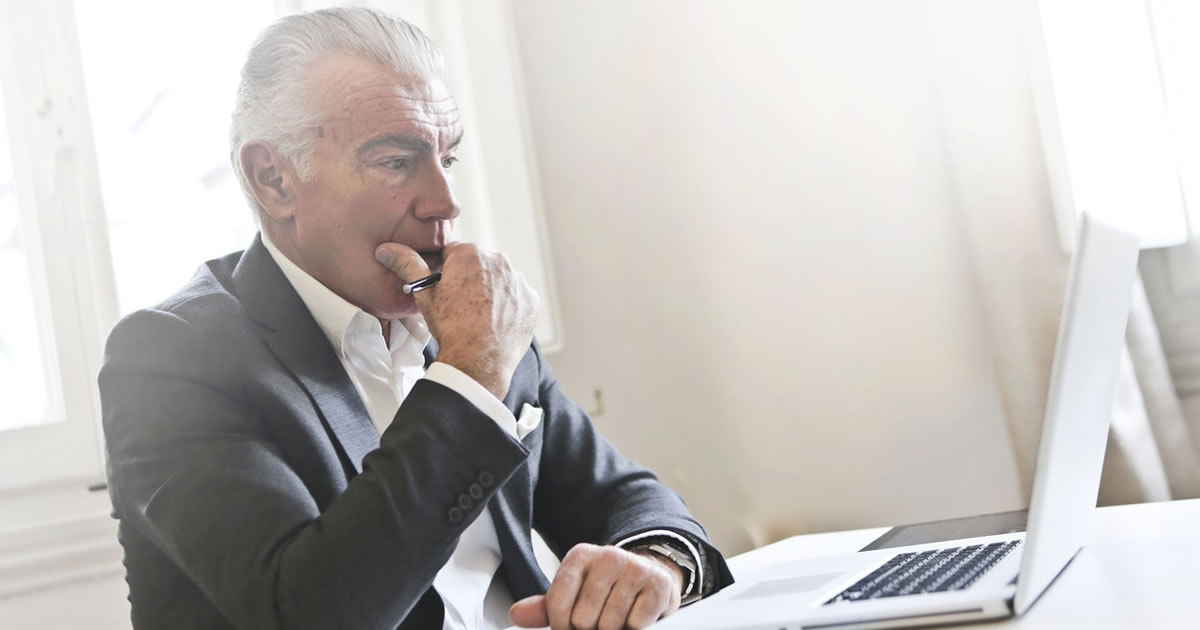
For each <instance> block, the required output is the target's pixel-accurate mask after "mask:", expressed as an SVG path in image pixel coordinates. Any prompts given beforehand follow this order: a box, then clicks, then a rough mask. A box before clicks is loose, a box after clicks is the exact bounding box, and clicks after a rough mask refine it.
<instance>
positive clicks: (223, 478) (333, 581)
mask: <svg viewBox="0 0 1200 630" xmlns="http://www.w3.org/2000/svg"><path fill="white" fill-rule="evenodd" d="M435 354H436V347H434V346H432V344H431V348H430V349H428V350H427V352H426V355H427V357H426V358H427V364H428V362H431V361H432V360H433V356H434V355H435ZM100 393H101V400H102V405H103V415H104V431H105V437H106V439H107V448H108V478H109V490H110V493H111V496H112V501H113V506H114V516H115V517H116V518H118V519H119V520H120V528H119V536H120V541H121V544H122V545H123V546H124V550H125V566H126V573H127V578H126V579H127V581H128V583H129V591H130V602H131V603H132V608H133V622H134V626H135V627H138V628H173V629H176V628H244V629H253V630H260V629H269V628H321V629H327V628H361V629H371V628H387V629H392V628H396V627H398V626H399V627H401V628H406V629H407V628H422V629H426V628H440V627H441V623H442V611H443V606H442V602H441V599H440V598H439V597H438V595H437V593H436V591H435V590H434V589H433V588H432V586H431V584H432V582H433V578H434V576H435V574H436V573H437V572H438V570H439V569H440V568H441V567H442V565H444V564H445V563H446V561H447V559H448V558H449V557H450V554H451V552H452V551H453V549H454V545H455V543H456V541H457V540H458V537H459V535H460V534H461V533H462V532H463V530H464V529H465V528H466V527H467V525H468V524H469V523H470V522H471V521H472V520H474V518H475V516H476V515H478V514H479V512H480V511H481V510H484V509H487V510H490V511H491V515H492V518H493V520H494V521H495V524H496V529H497V534H498V537H499V540H500V548H501V553H502V556H503V560H502V564H501V566H500V572H501V574H502V575H503V577H504V580H505V582H506V583H507V585H508V588H509V590H510V591H511V593H512V595H513V596H514V597H515V598H517V599H520V598H522V597H526V596H528V595H532V594H536V593H542V592H545V590H546V588H547V586H548V584H547V580H546V577H545V576H544V575H543V574H542V572H541V571H540V570H539V568H538V566H537V563H536V561H535V559H534V555H533V551H532V548H531V546H530V536H529V530H530V528H531V527H534V528H536V529H537V530H538V532H540V533H541V534H542V535H543V536H544V537H545V539H546V541H547V542H548V543H549V545H550V547H551V548H552V549H553V550H554V551H555V553H557V554H559V556H560V557H561V556H562V555H563V554H564V553H566V551H567V550H569V549H570V548H571V547H572V546H574V545H575V544H577V543H580V542H591V543H595V544H612V543H614V542H616V541H619V540H620V539H622V538H624V537H626V536H630V535H633V534H636V533H639V532H642V531H646V530H649V529H657V528H666V529H671V530H674V531H677V532H680V533H683V534H685V535H687V536H689V537H691V538H692V539H694V540H696V541H698V542H700V543H701V546H702V548H703V553H705V554H706V555H707V560H708V562H709V564H710V565H711V567H710V569H711V570H710V574H711V575H712V577H713V579H714V583H715V585H716V586H717V587H718V588H719V587H721V586H724V585H725V584H728V583H730V582H731V581H732V578H731V577H730V574H729V571H728V569H727V568H726V566H725V563H724V560H723V559H722V558H721V556H720V554H719V553H718V552H717V551H716V550H715V549H713V548H712V547H711V546H710V545H708V544H707V542H705V541H706V540H707V539H706V535H705V532H704V530H703V528H702V527H701V526H700V525H699V523H697V522H696V521H695V519H693V518H692V516H691V515H690V514H689V513H688V511H687V509H686V508H685V507H684V505H683V503H682V502H681V501H680V499H679V497H678V496H677V495H676V494H675V493H673V492H672V491H670V490H669V489H667V488H666V487H664V486H663V485H662V484H660V483H659V482H658V480H657V479H656V478H655V477H654V475H653V474H651V473H650V472H649V471H647V470H645V469H643V468H640V467H638V466H636V465H635V464H633V463H632V462H630V461H629V460H627V459H625V458H624V457H622V456H621V455H620V454H619V453H618V452H617V451H616V449H614V448H613V447H612V445H611V444H609V443H608V442H607V441H606V440H605V439H604V438H603V437H602V436H601V435H600V434H599V433H597V432H596V430H595V428H594V427H593V426H592V423H591V421H590V420H589V419H588V417H587V415H586V414H585V413H584V412H583V410H581V409H580V408H579V407H578V406H577V405H575V404H574V403H573V402H571V401H570V400H568V399H567V398H566V396H564V395H563V393H562V392H561V391H560V390H559V386H558V384H557V382H556V381H555V380H554V377H553V376H552V375H551V373H550V367H549V365H548V364H547V363H546V360H545V358H544V357H542V355H541V353H540V352H539V350H538V347H537V344H536V343H535V344H534V345H533V346H532V347H531V348H530V350H529V353H528V354H526V355H525V357H524V359H522V361H521V363H520V365H519V367H518V368H517V371H516V373H515V375H514V376H513V379H512V386H511V387H510V389H509V392H508V395H507V397H506V398H505V400H504V404H505V405H506V406H507V407H508V408H509V409H510V410H512V411H513V413H514V415H519V413H518V412H519V411H520V409H521V407H522V405H523V404H525V403H528V404H531V405H535V406H539V407H541V408H542V410H543V412H544V416H543V418H544V419H543V421H542V423H541V425H540V426H539V427H538V428H537V429H535V430H534V431H533V432H531V433H530V434H529V435H527V436H525V438H524V439H523V440H521V441H518V440H516V439H515V438H513V437H511V436H510V435H509V434H507V433H505V432H504V431H503V430H502V429H500V427H498V426H497V425H496V423H495V422H494V421H492V420H491V418H489V417H488V416H487V415H485V414H484V413H483V412H482V411H480V410H479V409H477V408H476V407H475V406H473V405H472V404H471V403H469V402H468V401H467V400H466V399H464V398H463V397H461V396H460V395H459V394H457V393H456V392H454V391H452V390H450V389H448V388H446V387H443V386H441V385H439V384H437V383H434V382H431V381H425V380H422V381H419V382H418V383H417V385H416V386H415V387H414V388H413V390H412V392H411V393H410V394H409V395H408V397H407V398H405V400H404V402H403V404H402V405H401V406H400V410H399V411H398V412H397V414H396V418H395V421H394V422H393V423H392V424H391V426H390V427H389V428H388V429H387V430H386V431H385V432H384V433H383V436H382V438H381V437H380V436H379V434H378V433H377V431H376V429H375V428H374V426H373V425H372V424H371V421H370V419H369V417H368V416H367V413H366V410H365V408H364V407H363V405H362V402H361V400H360V399H359V397H358V395H357V393H356V392H355V390H354V388H353V386H352V385H351V383H350V381H349V379H348V377H347V376H346V373H345V371H344V370H343V368H342V365H341V363H340V362H339V360H338V358H337V357H336V356H335V354H334V351H333V348H332V346H331V345H330V344H329V342H328V340H327V339H326V338H325V336H324V334H323V333H322V332H321V330H320V328H319V327H318V326H317V324H316V322H315V321H314V320H313V318H312V316H311V315H310V314H309V311H308V310H307V308H306V307H305V306H304V303H303V302H302V301H301V300H300V298H299V296H298V295H297V294H296V293H295V291H294V290H293V289H292V287H291V285H290V284H289V283H288V282H287V280H286V278H285V277H284V276H283V273H282V272H281V271H280V270H279V267H278V266H277V265H276V264H275V262H274V261H273V260H272V259H271V257H270V255H269V254H268V253H267V251H266V249H265V248H264V247H263V245H262V243H261V241H260V240H258V239H256V240H255V242H254V244H253V245H252V246H251V247H250V248H249V249H247V250H246V251H245V252H239V253H236V254H231V255H229V256H226V257H224V258H221V259H218V260H214V261H210V262H208V263H206V264H205V265H204V266H203V267H201V268H200V270H199V271H198V272H197V274H196V276H195V277H194V278H193V279H192V280H191V282H189V283H188V285H187V286H186V287H184V288H183V290H181V291H180V292H179V293H177V294H176V295H175V296H174V297H172V298H170V299H169V300H167V301H166V302H164V303H162V304H160V305H158V306H157V307H155V308H152V309H147V310H143V311H139V312H137V313H134V314H132V315H130V316H129V317H127V318H125V319H124V320H122V321H121V322H120V323H119V324H117V326H116V327H115V328H114V329H113V331H112V334H111V335H110V337H109V339H108V346H107V349H106V356H105V361H104V367H103V369H102V370H101V372H100Z"/></svg>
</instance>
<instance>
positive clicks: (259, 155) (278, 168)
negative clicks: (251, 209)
mask: <svg viewBox="0 0 1200 630" xmlns="http://www.w3.org/2000/svg"><path fill="white" fill-rule="evenodd" d="M242 170H243V171H245V175H246V179H247V180H248V181H249V182H250V187H251V188H252V189H254V196H255V197H256V198H257V199H258V204H259V205H260V206H262V207H263V209H264V210H265V211H266V213H267V216H269V217H270V218H271V219H273V220H274V221H276V222H279V223H286V222H288V221H291V220H292V219H293V218H294V217H295V214H296V186H295V184H296V180H295V174H294V173H293V172H292V165H291V163H290V162H288V161H287V160H285V159H283V156H282V155H280V154H279V151H277V150H276V149H275V147H273V146H271V145H269V144H267V143H265V142H258V141H255V142H250V143H247V144H246V146H244V147H242Z"/></svg>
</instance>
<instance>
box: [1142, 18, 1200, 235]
mask: <svg viewBox="0 0 1200 630" xmlns="http://www.w3.org/2000/svg"><path fill="white" fill-rule="evenodd" d="M1149 6H1150V15H1151V18H1152V25H1153V28H1154V33H1155V36H1156V41H1157V42H1158V51H1159V58H1160V59H1161V68H1162V79H1163V94H1164V96H1165V98H1166V103H1167V112H1168V116H1169V118H1170V121H1171V131H1172V133H1173V134H1174V138H1175V144H1174V148H1175V157H1176V159H1177V161H1178V164H1179V181H1180V185H1181V187H1182V188H1183V198H1184V200H1185V202H1186V204H1187V209H1188V216H1189V223H1190V225H1191V231H1192V233H1196V232H1198V231H1200V40H1198V39H1197V38H1196V33H1200V2H1196V1H1195V0H1149Z"/></svg>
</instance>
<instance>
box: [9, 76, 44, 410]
mask: <svg viewBox="0 0 1200 630" xmlns="http://www.w3.org/2000/svg"><path fill="white" fill-rule="evenodd" d="M28 254H29V250H28V248H27V247H26V245H25V239H24V235H23V233H22V230H21V212H20V207H19V206H18V204H17V192H16V184H15V182H14V177H13V169H12V145H11V144H10V143H9V139H8V129H7V124H6V118H5V111H4V99H3V95H2V94H0V292H3V295H4V300H3V302H4V307H3V308H0V400H3V401H4V408H5V409H4V412H3V413H0V431H4V430H8V429H16V428H20V427H27V426H33V425H38V424H44V423H46V422H49V421H51V419H52V418H51V414H50V413H49V411H50V408H49V403H50V397H49V395H48V391H47V387H46V383H47V378H46V377H47V375H46V364H45V360H44V359H45V355H44V354H43V347H42V341H43V339H42V335H41V334H40V333H41V331H44V330H45V329H47V328H49V322H39V321H38V319H37V315H36V310H37V309H36V308H35V302H34V300H35V299H36V296H35V293H34V291H33V285H32V283H31V276H30V268H29V260H30V258H29V256H28Z"/></svg>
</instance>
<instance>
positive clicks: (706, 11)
mask: <svg viewBox="0 0 1200 630" xmlns="http://www.w3.org/2000/svg"><path fill="white" fill-rule="evenodd" d="M1022 4H1023V3H1019V2H1006V1H1003V0H994V1H987V2H983V1H981V2H969V3H954V2H938V1H930V2H914V1H910V2H894V1H891V0H852V1H843V2H797V1H791V0H776V1H764V0H756V1H742V2H719V1H707V2H703V1H692V2H682V1H675V2H667V1H653V2H646V1H643V0H619V1H609V2H604V3H580V2H571V3H563V2H558V1H556V0H521V1H520V2H513V3H512V6H513V9H514V12H515V25H516V31H517V36H518V41H519V46H520V51H521V58H522V64H523V69H524V75H525V83H526V88H527V91H528V95H527V96H528V102H529V106H530V108H531V118H532V121H533V131H534V136H535V144H536V147H535V148H536V153H537V156H538V161H539V168H540V174H541V180H542V182H543V187H544V195H545V205H546V212H547V216H548V221H549V226H550V232H551V244H552V247H553V255H554V264H555V269H556V273H557V275H558V289H559V295H560V299H561V301H562V308H563V313H564V331H565V339H566V349H565V351H563V352H562V353H560V354H558V355H556V356H555V357H553V361H554V363H555V365H556V370H557V373H558V376H559V378H560V380H561V381H562V382H563V383H564V385H565V387H566V388H567V391H568V393H570V394H572V395H573V396H575V397H576V398H577V399H580V400H582V401H591V399H592V392H593V390H594V389H600V390H602V391H603V397H604V413H603V414H602V415H599V416H598V417H597V418H596V420H597V422H598V424H599V425H600V427H601V428H602V430H603V431H605V432H606V433H607V434H608V435H609V436H610V437H611V438H612V439H613V440H614V441H615V442H616V443H617V444H618V446H620V447H621V448H622V449H623V450H624V451H625V452H626V453H627V454H629V455H631V456H633V457H635V458H636V459H638V460H639V461H641V462H643V463H645V464H647V465H649V466H650V467H652V468H654V469H655V470H657V471H658V472H659V473H660V474H661V475H662V476H663V477H664V478H665V479H666V480H667V481H668V482H669V483H670V484H671V485H673V486H675V487H676V488H677V489H679V490H680V491H681V493H682V494H683V495H684V497H685V499H687V500H688V502H689V504H690V505H691V506H692V508H693V510H694V511H695V512H696V513H697V515H698V516H699V517H700V518H701V520H703V521H704V522H705V523H706V524H707V525H708V526H709V528H710V530H711V531H712V533H713V534H714V537H715V538H716V540H717V542H718V543H719V545H720V546H722V547H723V548H724V549H725V550H727V551H730V552H737V551H741V550H744V549H746V548H748V547H749V546H751V545H752V544H754V543H759V542H762V541H764V540H768V539H771V538H776V537H780V536H784V535H788V534H792V533H798V532H806V531H816V530H828V529H834V528H844V527H857V526H868V525H882V524H889V523H896V522H905V521H914V520H925V519H934V518H941V517H950V516H957V515H966V514H971V513H977V512H984V511H998V510H1006V509H1014V508H1016V507H1023V506H1024V505H1025V504H1026V492H1025V490H1024V489H1023V488H1024V487H1027V486H1026V485H1025V483H1023V480H1022V475H1020V474H1018V469H1017V466H1016V463H1015V462H1014V458H1013V452H1012V446H1011V445H1010V438H1009V429H1008V427H1007V426H1006V423H1005V411H1006V408H1005V402H1004V401H1005V400H1006V399H1008V398H1011V397H1012V396H1011V394H1009V395H1006V393H1005V392H1004V391H1002V385H1004V386H1008V389H1010V390H1013V391H1016V392H1018V394H1017V396H1016V399H1017V400H1018V402H1023V401H1031V402H1029V404H1027V405H1025V407H1023V408H1014V406H1013V404H1012V403H1011V401H1010V402H1009V409H1008V411H1009V413H1024V414H1025V415H1029V414H1030V413H1035V412H1036V408H1037V406H1038V404H1039V403H1038V397H1039V396H1042V397H1044V393H1045V392H1044V389H1045V381H1044V380H1042V379H1041V378H1040V374H1039V370H1040V371H1041V372H1044V371H1045V368H1044V367H1042V366H1043V365H1048V360H1049V354H1050V350H1051V347H1050V345H1051V344H1049V343H1048V342H1049V341H1052V339H1053V322H1054V320H1055V314H1056V313H1055V311H1056V310H1057V308H1058V305H1057V299H1058V298H1057V290H1058V286H1061V280H1060V279H1058V278H1059V277H1060V276H1061V269H1059V268H1058V267H1056V265H1057V264H1058V263H1059V262H1060V259H1059V258H1058V257H1056V256H1055V255H1054V253H1055V250H1054V243H1055V238H1056V235H1055V234H1054V232H1053V229H1054V228H1053V225H1054V224H1053V215H1052V213H1051V211H1050V209H1049V201H1048V194H1047V192H1046V190H1045V182H1044V175H1043V168H1044V167H1043V165H1042V164H1041V158H1040V148H1039V146H1038V144H1037V135H1036V122H1035V120H1034V116H1033V112H1032V109H1031V106H1030V103H1029V94H1028V89H1029V88H1028V84H1027V79H1026V76H1025V73H1024V71H1023V59H1022V55H1023V51H1022V42H1021V41H1020V37H1021V34H1020V32H1019V31H1020V27H1021V24H1022V23H1021V20H1022V19H1024V16H1023V14H1021V13H1020V12H1019V10H1020V8H1021V5H1022ZM947 44H948V45H947ZM973 64H974V65H975V66H977V69H978V70H979V71H980V72H982V73H983V74H981V75H971V74H969V73H968V72H966V71H963V69H964V68H970V67H971V66H972V65H973ZM947 77H949V78H951V79H953V80H954V81H958V82H959V83H956V84H953V85H945V84H944V81H945V80H946V78H947ZM964 86H965V91H964ZM980 95H985V96H987V98H986V99H984V98H980ZM985 151H987V152H988V153H983V152H985ZM949 156H953V159H954V160H955V163H950V162H949V161H948V160H949ZM997 202H1001V203H997ZM1010 202H1011V203H1019V204H1024V205H1019V206H1008V207H1005V206H1004V203H1010ZM980 212H983V213H984V214H983V216H979V213H980ZM992 212H1000V213H1001V214H1000V215H995V216H993V215H992V214H991V213H992ZM1005 212H1011V213H1012V217H1011V220H1010V219H1008V218H1006V217H1005V216H1004V215H1003V213H1005ZM973 213H974V216H972V215H973ZM994 227H998V228H999V231H1000V233H1001V234H1002V235H1003V236H1004V237H1006V239H1007V240H1005V241H1003V243H1004V245H1005V247H1006V249H1005V250H1003V251H1001V250H998V249H997V248H996V247H995V246H992V245H991V244H990V243H989V242H988V236H987V233H986V232H987V230H989V229H991V228H994ZM1013 245H1015V246H1016V247H1013ZM1019 247H1028V248H1029V249H1030V251H1031V252H1032V254H1033V255H1031V256H1028V257H1027V256H1026V253H1025V252H1023V251H1022V250H1021V249H1019ZM975 256H981V257H982V264H983V265H984V268H983V269H979V268H976V266H975V264H974V263H973V262H972V261H973V257H975ZM1026 258H1029V259H1030V260H1035V261H1037V262H1039V263H1043V262H1044V263H1046V266H1045V267H1043V268H1042V269H1040V270H1028V269H1027V265H1025V263H1023V262H1022V261H1023V260H1024V259H1026ZM1010 267H1011V268H1014V269H1019V270H1020V271H1022V272H1026V271H1029V273H1016V272H1014V271H1013V270H1012V269H1010ZM993 272H994V273H993ZM1039 276H1040V277H1042V278H1046V280H1045V281H1044V282H1042V281H1037V282H1035V283H1034V284H1036V285H1038V286H1036V287H1024V286H1017V285H1019V284H1020V283H1022V282H1024V281H1026V280H1028V279H1029V278H1030V277H1034V278H1035V279H1036V278H1037V277H1039ZM981 279H982V280H981ZM997 283H1001V284H1002V285H1003V286H1000V287H999V288H997ZM1039 283H1040V284H1039ZM1056 283H1058V284H1056ZM1042 284H1045V285H1048V287H1049V288H1046V287H1044V286H1041V285H1042ZM1027 288H1028V289H1030V290H1034V289H1036V290H1035V291H1034V293H1036V296H1034V297H1035V298H1036V299H1030V300H1028V301H1024V300H1022V299H1021V295H1022V293H1023V292H1024V291H1025V290H1026V289H1027ZM1014 295H1015V296H1016V298H1015V301H1014V298H1013V296H1014ZM985 309H986V310H987V312H985ZM1006 309H1007V311H1008V312H1009V314H1012V315H1014V316H1015V317H1014V318H1013V319H1012V323H1006V322H996V321H995V317H994V316H993V312H999V313H1004V312H1005V310H1006ZM1031 312H1032V313H1034V314H1035V316H1033V317H1032V320H1033V321H1034V323H1033V324H1029V325H1028V326H1025V327H1024V328H1023V327H1022V325H1024V324H1028V323H1029V322H1028V321H1026V320H1029V319H1031V317H1029V313H1031ZM1022 318H1024V319H1022ZM1045 322H1049V325H1050V328H1049V331H1048V332H1049V335H1046V334H1045V332H1046V331H1045V330H1044V329H1038V332H1039V333H1041V334H1040V335H1039V336H1037V337H1035V339H1033V340H1032V341H1036V343H1037V345H1036V346H1033V350H1032V351H1030V352H1028V353H1026V355H1028V357H1026V355H1022V357H1026V358H1030V361H1029V362H1028V363H1029V364H1028V365H1026V364H1021V365H1020V366H1018V368H1019V369H1016V370H1013V369H1010V368H1011V367H1012V366H1011V364H1012V363H1013V359H1011V358H1003V359H996V358H994V357H993V350H994V349H995V348H996V345H995V344H994V343H992V342H991V339H992V336H991V333H992V332H994V331H996V330H997V329H1005V330H1012V332H1014V333H1017V334H1022V335H1023V334H1024V333H1027V332H1029V328H1030V327H1034V328H1036V327H1037V326H1039V325H1041V324H1042V323H1045ZM1022 343H1028V342H1022ZM998 369H999V370H1000V373H999V374H998V373H997V370H998ZM1014 373H1015V374H1017V375H1019V376H1030V375H1032V377H1030V378H1026V379H1025V380H1024V381H1022V379H1021V378H1018V377H1014V376H1013V374H1014ZM1017 407H1020V405H1017ZM1033 433H1034V435H1036V432H1033ZM1017 437H1019V438H1022V439H1024V437H1025V436H1024V435H1018V436H1017Z"/></svg>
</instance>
